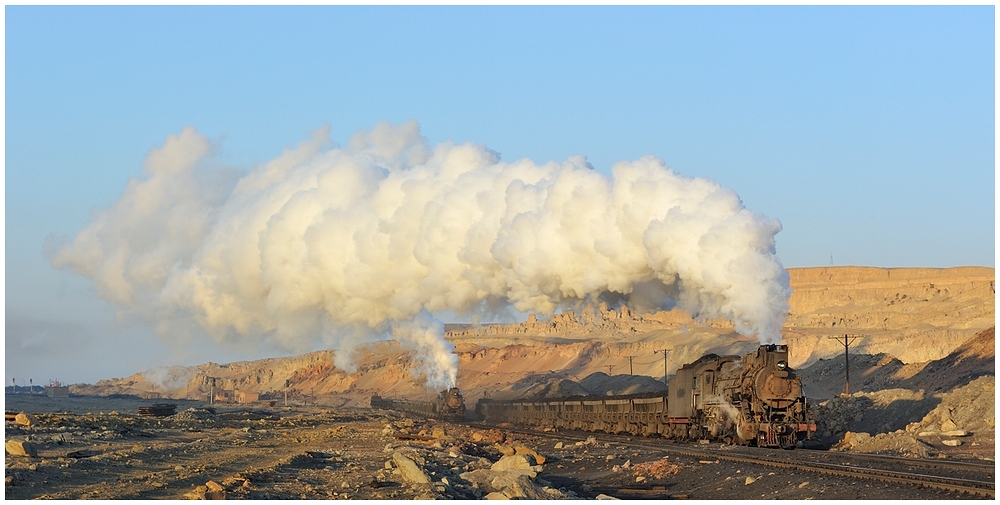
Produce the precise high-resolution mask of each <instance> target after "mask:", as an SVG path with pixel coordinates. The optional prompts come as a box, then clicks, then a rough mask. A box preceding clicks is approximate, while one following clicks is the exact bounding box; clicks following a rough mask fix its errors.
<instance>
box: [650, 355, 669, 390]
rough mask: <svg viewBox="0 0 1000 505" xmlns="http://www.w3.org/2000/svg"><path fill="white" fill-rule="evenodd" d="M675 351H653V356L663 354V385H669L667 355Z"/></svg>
mask: <svg viewBox="0 0 1000 505" xmlns="http://www.w3.org/2000/svg"><path fill="white" fill-rule="evenodd" d="M672 350H673V349H657V350H655V351H653V354H660V353H663V383H664V384H666V383H667V353H668V352H670V351H672Z"/></svg>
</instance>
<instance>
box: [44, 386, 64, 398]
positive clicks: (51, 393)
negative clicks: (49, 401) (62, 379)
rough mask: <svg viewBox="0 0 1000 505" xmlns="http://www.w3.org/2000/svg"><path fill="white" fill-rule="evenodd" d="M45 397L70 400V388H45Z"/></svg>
mask: <svg viewBox="0 0 1000 505" xmlns="http://www.w3.org/2000/svg"><path fill="white" fill-rule="evenodd" d="M45 396H48V397H49V398H69V386H49V387H47V388H45Z"/></svg>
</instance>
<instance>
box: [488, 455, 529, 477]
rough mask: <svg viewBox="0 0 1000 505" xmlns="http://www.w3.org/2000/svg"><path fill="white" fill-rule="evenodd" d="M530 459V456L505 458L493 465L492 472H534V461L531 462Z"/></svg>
mask: <svg viewBox="0 0 1000 505" xmlns="http://www.w3.org/2000/svg"><path fill="white" fill-rule="evenodd" d="M529 458H530V456H527V455H524V454H515V455H513V456H504V457H502V458H500V460H499V461H497V462H496V463H493V466H491V467H490V470H493V471H494V472H502V471H504V470H523V471H525V472H534V468H533V466H534V465H532V461H530V460H529ZM532 477H534V476H532Z"/></svg>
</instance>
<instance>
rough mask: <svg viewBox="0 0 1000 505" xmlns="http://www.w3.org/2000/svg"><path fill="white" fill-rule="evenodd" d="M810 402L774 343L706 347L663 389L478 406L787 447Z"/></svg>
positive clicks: (506, 415)
mask: <svg viewBox="0 0 1000 505" xmlns="http://www.w3.org/2000/svg"><path fill="white" fill-rule="evenodd" d="M807 407H808V405H807V404H806V398H805V396H804V395H803V394H802V381H801V379H800V378H799V377H798V375H796V374H795V372H794V371H793V370H792V369H791V368H790V367H789V366H788V346H786V345H774V344H771V345H762V346H760V347H759V348H758V349H757V350H756V351H754V352H751V353H748V354H746V355H745V356H743V357H742V358H740V357H739V356H719V355H716V354H708V355H705V356H703V357H702V358H700V359H698V360H697V361H695V362H694V363H689V364H687V365H684V366H683V367H681V369H680V370H678V371H677V374H676V375H675V376H674V377H673V378H672V379H670V381H669V382H668V388H667V393H665V394H664V393H662V392H661V393H646V394H637V395H627V396H579V397H571V398H561V399H534V400H531V399H524V400H506V401H505V400H489V399H481V400H479V403H478V404H477V405H476V412H477V413H478V414H479V416H480V417H481V418H482V419H484V420H486V421H488V422H493V423H499V422H509V423H511V424H515V425H528V426H542V427H553V428H563V429H578V430H586V431H604V432H609V433H631V434H633V435H653V434H659V435H661V436H664V437H667V438H676V439H712V440H721V441H726V442H729V443H739V444H746V445H757V446H761V447H784V448H792V447H795V446H796V445H798V444H799V443H800V442H802V441H804V440H807V439H809V438H811V435H812V432H814V431H816V424H815V422H814V421H813V419H812V417H811V414H810V413H809V410H808V408H807Z"/></svg>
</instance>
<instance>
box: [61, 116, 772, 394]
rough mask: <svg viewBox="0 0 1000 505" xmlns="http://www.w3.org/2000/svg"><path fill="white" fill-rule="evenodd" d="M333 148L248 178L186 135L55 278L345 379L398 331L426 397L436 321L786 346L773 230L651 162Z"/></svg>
mask: <svg viewBox="0 0 1000 505" xmlns="http://www.w3.org/2000/svg"><path fill="white" fill-rule="evenodd" d="M328 136H329V130H328V129H321V130H319V131H317V132H316V133H315V135H314V136H313V137H312V138H311V139H309V140H307V141H305V142H303V143H302V144H300V145H299V146H297V147H295V148H294V149H288V150H286V151H285V152H284V153H282V154H281V155H280V156H278V157H277V158H275V159H273V160H271V161H269V162H267V163H265V164H263V165H261V166H259V167H256V168H254V169H252V170H249V171H248V172H241V171H239V170H236V169H233V168H231V167H223V166H220V165H219V164H218V163H213V161H212V156H211V151H212V146H211V144H210V142H209V141H208V139H206V138H205V137H204V136H202V135H200V134H199V133H197V132H196V131H195V130H194V129H193V128H185V129H184V130H183V131H182V132H181V133H180V134H179V135H172V136H170V137H168V138H167V140H166V143H165V144H164V145H163V146H162V147H161V148H158V149H155V150H153V151H152V152H151V153H150V154H149V156H148V158H147V160H146V162H145V174H144V177H142V178H140V179H133V180H131V181H129V183H128V185H127V186H126V188H125V190H124V192H123V193H122V195H121V196H120V197H119V199H118V201H117V202H116V203H115V204H113V205H112V206H111V207H110V208H108V209H105V210H103V211H100V212H97V213H96V214H95V217H94V220H93V222H92V223H91V224H90V225H89V226H87V227H86V228H84V229H83V230H82V231H80V232H79V234H78V235H77V236H76V238H75V239H73V240H71V241H65V242H63V243H58V244H56V243H51V244H49V250H50V259H51V262H52V264H53V266H55V267H57V268H68V269H71V270H73V271H75V272H77V273H79V274H81V275H83V276H85V277H87V278H89V279H91V280H92V281H93V282H94V287H95V290H96V292H97V294H98V295H99V296H101V297H102V298H104V299H105V300H108V301H110V302H112V303H113V304H115V305H117V306H118V307H119V308H120V309H121V310H122V311H124V312H127V313H132V314H138V315H140V316H142V317H145V318H147V319H149V320H151V321H155V322H156V324H157V328H158V331H159V333H160V334H161V335H162V336H164V337H168V338H170V337H171V336H174V335H176V334H177V333H178V332H180V331H182V330H183V329H184V328H188V329H191V328H202V329H204V330H205V332H207V333H208V334H209V335H211V336H212V337H213V338H214V339H216V340H217V341H220V342H231V343H233V342H245V341H248V340H258V341H261V340H263V341H269V342H271V343H274V344H278V345H280V346H282V347H284V348H287V349H288V350H290V351H295V352H299V351H303V350H308V349H310V348H315V347H316V346H318V345H325V346H329V347H334V348H339V349H341V350H342V351H343V352H342V353H338V362H337V364H338V366H341V367H342V368H347V369H350V367H351V365H350V360H349V358H347V357H348V356H349V350H350V349H351V348H353V347H354V346H355V345H357V344H358V343H360V342H364V341H369V340H374V339H378V338H382V337H384V336H385V335H387V334H393V335H394V336H395V337H396V338H397V339H398V340H400V341H401V342H402V343H403V344H404V345H408V346H410V347H411V348H412V349H414V351H415V352H416V360H417V362H418V363H420V365H419V366H420V370H421V371H422V372H423V373H425V374H426V376H427V379H428V385H429V386H432V387H436V388H444V387H450V386H452V385H454V384H455V378H456V368H457V359H456V358H455V356H454V355H453V354H452V350H453V347H452V346H451V344H449V343H448V342H446V341H445V340H444V339H443V338H442V333H443V327H442V325H441V324H440V322H439V321H436V320H435V319H434V318H433V317H431V316H430V314H432V313H434V312H438V311H446V310H450V311H453V312H455V313H457V314H472V315H475V314H479V313H481V312H482V311H485V310H487V309H496V308H497V307H511V308H513V309H515V310H518V311H524V312H536V313H542V314H552V313H553V312H554V311H557V310H558V309H560V308H569V307H575V306H578V305H579V304H580V303H582V302H584V301H588V300H596V299H598V298H601V299H605V300H612V301H624V302H626V303H628V304H629V305H630V306H632V307H633V308H639V309H649V310H651V309H656V308H661V307H668V306H672V305H675V304H676V305H679V306H680V307H682V308H684V309H687V310H688V311H690V312H691V313H693V314H696V315H699V316H703V317H720V316H721V317H726V318H728V319H731V320H732V321H733V322H734V323H735V325H736V329H737V331H739V332H740V333H743V334H746V335H753V334H756V335H758V336H759V338H760V339H761V341H762V342H774V341H777V340H778V339H779V338H780V337H779V333H778V331H779V329H780V328H781V325H782V323H783V321H784V318H785V316H786V312H787V310H788V297H789V295H790V292H791V290H790V288H789V285H788V274H787V272H786V271H785V270H784V268H782V266H781V263H780V261H779V260H778V258H777V257H776V256H775V249H774V236H775V234H777V233H778V232H779V231H780V230H781V224H780V223H779V222H778V221H777V220H772V219H768V218H766V217H764V216H761V215H759V214H755V213H753V212H750V211H749V210H747V209H746V208H744V206H743V204H742V202H741V201H740V199H739V197H738V196H737V194H736V193H735V192H733V191H732V190H729V189H726V188H723V187H721V186H719V185H718V184H717V183H715V182H714V181H711V180H709V179H704V178H692V177H684V176H681V175H678V174H677V173H675V172H673V171H672V170H670V169H668V168H665V166H664V164H663V162H662V161H660V160H658V159H656V158H654V157H652V156H649V157H644V158H641V159H639V160H637V161H634V162H622V163H617V164H615V165H614V167H612V174H613V175H612V177H611V178H608V177H606V176H604V175H602V174H600V173H598V172H596V171H594V170H593V169H592V167H590V165H589V164H588V163H587V161H586V159H585V158H584V157H582V156H575V157H571V158H569V159H567V160H566V161H563V162H550V163H546V164H544V165H537V164H535V163H534V162H532V161H530V160H519V161H514V162H502V161H500V158H499V155H498V154H497V153H495V152H493V151H491V150H489V149H487V148H486V147H484V146H481V145H475V144H462V145H455V144H453V143H449V142H445V143H442V144H438V145H436V146H431V145H429V144H428V142H427V141H426V139H424V138H423V137H422V136H421V135H420V132H419V127H418V125H417V124H416V123H415V122H409V123H405V124H402V125H391V124H387V123H381V124H379V125H377V126H376V127H375V128H374V129H372V130H371V131H362V132H360V133H358V134H356V135H355V136H354V137H353V138H351V139H350V141H349V142H348V143H347V145H346V146H343V147H333V148H329V147H325V146H327V145H328V144H329V139H328ZM192 322H196V323H197V326H194V325H192Z"/></svg>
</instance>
